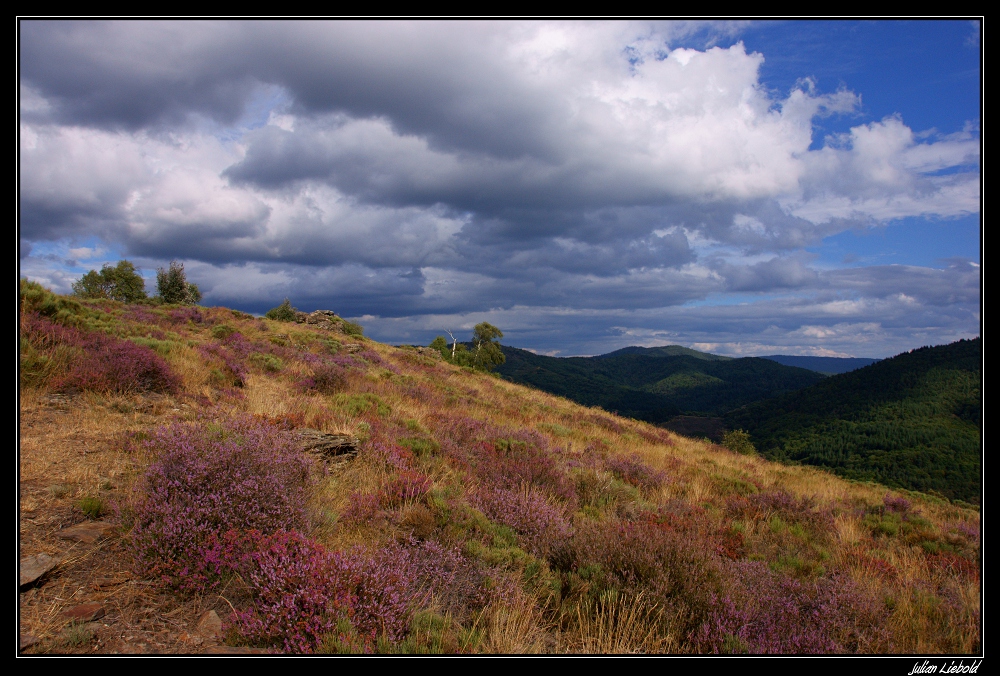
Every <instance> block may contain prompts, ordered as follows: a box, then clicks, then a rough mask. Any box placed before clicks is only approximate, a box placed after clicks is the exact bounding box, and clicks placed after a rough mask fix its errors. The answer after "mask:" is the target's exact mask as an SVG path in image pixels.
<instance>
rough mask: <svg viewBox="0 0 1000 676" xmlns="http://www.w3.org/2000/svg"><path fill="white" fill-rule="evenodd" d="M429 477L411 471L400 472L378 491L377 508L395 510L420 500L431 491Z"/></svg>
mask: <svg viewBox="0 0 1000 676" xmlns="http://www.w3.org/2000/svg"><path fill="white" fill-rule="evenodd" d="M432 484H433V482H432V481H431V479H430V477H428V476H427V475H425V474H422V473H421V472H417V471H415V470H412V469H403V470H400V472H399V475H398V476H397V477H396V478H395V479H393V480H392V481H390V482H389V483H388V484H386V485H385V486H383V487H382V490H381V491H379V506H380V507H382V508H383V509H395V508H397V507H402V506H403V505H405V504H406V503H408V502H412V501H414V500H416V499H418V498H422V497H423V496H424V495H426V494H427V491H429V490H430V489H431V485H432Z"/></svg>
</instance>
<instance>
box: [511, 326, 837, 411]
mask: <svg viewBox="0 0 1000 676" xmlns="http://www.w3.org/2000/svg"><path fill="white" fill-rule="evenodd" d="M503 351H504V355H505V356H506V357H507V362H506V363H505V364H503V365H502V366H500V367H499V368H498V369H497V372H498V373H499V374H500V375H501V376H503V377H504V378H506V379H507V380H510V381H512V382H516V383H521V384H524V385H530V386H531V387H536V388H538V389H540V390H544V391H545V392H551V393H552V394H557V395H559V396H562V397H566V398H567V399H572V400H573V401H576V402H578V403H580V404H583V405H585V406H600V407H602V408H604V409H606V410H608V411H614V412H616V413H618V414H620V415H623V416H628V417H630V418H637V419H639V420H645V421H648V422H652V423H663V422H666V421H668V420H670V419H671V418H673V417H674V416H677V415H681V414H686V415H700V416H718V415H722V414H724V413H726V412H727V411H730V410H732V409H734V408H737V407H739V406H743V405H746V404H748V403H751V402H754V401H759V400H761V399H766V398H769V397H775V396H780V395H782V394H785V393H787V392H792V391H795V390H798V389H801V388H803V387H807V386H809V385H812V384H814V383H816V382H819V381H820V380H822V378H823V376H822V375H820V374H818V373H815V372H813V371H809V370H806V369H801V368H795V367H790V366H783V365H781V364H778V363H775V362H773V361H769V360H766V359H757V358H753V357H747V358H742V359H730V358H728V357H720V356H718V355H712V354H706V353H704V352H696V351H695V350H691V349H688V348H684V347H680V346H679V345H670V346H665V347H657V348H643V347H627V348H623V349H621V350H617V351H615V352H611V353H609V354H606V355H601V356H598V357H563V358H558V357H545V356H542V355H536V354H534V353H532V352H528V351H527V350H520V349H517V348H512V347H506V346H504V348H503Z"/></svg>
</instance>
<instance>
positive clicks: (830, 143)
mask: <svg viewBox="0 0 1000 676" xmlns="http://www.w3.org/2000/svg"><path fill="white" fill-rule="evenodd" d="M741 27H742V25H741V24H739V23H722V24H706V23H698V22H680V23H644V22H643V23H633V22H612V23H599V22H586V23H584V22H466V23H462V22H336V21H333V22H314V21H310V22H257V21H247V22H241V21H222V22H201V21H199V22H171V21H154V22H131V21H130V22H114V21H109V22H94V21H86V22H74V21H24V22H22V23H21V42H20V45H21V83H20V107H21V124H20V183H21V193H20V199H21V223H20V229H21V231H20V242H21V249H20V255H21V260H22V265H23V266H24V269H29V268H30V269H32V270H41V269H42V267H39V266H41V263H40V262H39V261H38V260H34V259H35V258H37V257H35V256H32V254H31V252H32V251H33V250H34V249H33V246H34V245H35V244H37V243H40V242H68V243H69V244H67V246H68V247H72V246H74V245H72V243H73V242H77V241H79V240H84V239H87V238H94V237H97V238H99V239H100V240H102V241H103V242H105V243H106V244H107V245H108V246H110V247H112V248H114V249H115V250H119V251H121V252H122V253H124V254H126V255H129V256H133V257H140V258H141V259H143V260H145V261H148V262H149V264H162V262H163V261H166V260H169V259H171V258H181V259H184V260H185V261H187V265H188V268H187V269H188V271H189V276H192V278H195V279H196V280H197V281H198V282H199V284H200V285H201V286H202V289H203V291H205V292H206V300H208V301H211V302H218V303H232V304H237V305H239V304H242V306H243V307H246V308H248V309H253V310H256V311H261V310H262V309H267V307H270V305H271V304H273V301H274V299H276V298H277V299H278V300H280V298H281V297H283V296H289V297H292V298H293V299H294V300H295V301H296V302H297V303H298V304H300V305H301V306H304V307H305V306H307V305H322V304H332V305H334V306H336V309H338V311H341V310H343V311H344V312H346V313H348V314H353V315H362V314H368V315H372V316H377V317H379V318H384V321H385V322H387V323H386V324H385V326H386V327H389V326H392V327H396V329H398V330H401V331H402V330H403V329H402V328H399V327H401V326H403V324H405V320H404V318H405V317H421V316H434V317H439V316H449V317H452V316H454V317H459V316H466V315H468V316H471V315H472V314H475V313H476V312H493V311H497V312H504V313H510V312H514V311H515V310H514V308H519V309H518V310H517V312H518V313H519V314H518V315H517V316H518V317H527V316H530V315H532V313H533V312H534V310H532V308H547V310H546V311H545V312H547V313H551V312H553V310H552V309H553V308H562V309H563V310H565V311H566V312H570V313H584V314H586V313H593V314H591V315H587V316H588V317H592V318H593V320H592V324H591V328H590V330H592V331H595V332H596V333H594V335H595V336H597V337H595V338H593V340H592V342H590V343H587V342H586V341H585V342H581V343H580V344H579V345H578V348H577V349H581V350H587V349H591V348H590V347H589V346H592V345H596V344H597V342H600V341H605V342H607V341H609V340H610V341H612V342H613V341H614V340H618V339H619V338H620V339H621V340H627V339H629V336H630V334H629V333H628V332H627V331H624V330H623V331H624V332H623V333H622V334H621V335H620V336H619V338H614V337H613V336H610V335H609V334H606V333H603V332H601V331H599V330H598V329H597V327H598V326H599V325H600V323H601V322H609V321H610V322H612V324H610V325H614V326H630V325H629V324H628V323H627V322H626V321H625V319H624V318H632V319H635V318H636V317H638V316H639V314H641V313H643V312H647V311H649V312H652V311H653V309H655V308H668V307H673V308H679V306H682V305H684V304H686V303H687V304H690V303H692V302H695V301H702V300H705V299H708V298H715V297H717V296H718V294H722V293H727V292H729V293H732V292H738V293H752V294H781V293H788V292H790V291H798V292H801V293H804V294H806V297H808V298H809V299H810V300H809V301H808V303H807V305H809V303H811V305H809V307H810V308H811V310H810V311H811V312H814V313H818V314H817V316H824V317H826V319H824V320H823V321H825V322H830V321H835V320H834V319H831V317H833V315H835V314H836V313H835V312H834V311H833V310H830V312H828V313H827V315H824V314H823V312H824V311H823V310H822V308H823V307H830V308H835V307H842V308H843V312H844V313H845V316H848V315H849V316H851V317H853V319H850V320H843V321H844V322H848V324H850V322H854V323H858V322H861V323H864V322H865V321H868V320H869V319H870V316H869V315H870V313H871V312H872V311H873V310H871V308H872V307H874V305H872V304H873V303H874V304H876V305H877V303H888V304H889V305H891V306H892V307H897V306H898V307H903V305H900V303H903V301H902V300H899V298H902V296H906V297H907V298H913V299H916V302H917V303H918V304H919V305H920V307H921V308H923V307H925V306H926V305H927V304H929V305H933V306H934V307H943V306H944V304H946V303H947V302H952V303H957V304H959V305H960V306H961V307H963V308H965V307H967V306H970V305H975V304H976V303H977V302H978V295H977V291H972V290H970V289H971V287H970V286H969V283H971V282H969V281H968V280H970V279H971V278H972V277H970V275H971V274H972V273H970V272H969V271H968V270H965V269H964V268H963V270H964V272H955V271H953V270H952V268H949V269H948V270H947V271H940V270H938V271H930V270H929V269H928V270H924V269H916V268H907V269H905V270H902V271H892V270H886V269H872V268H865V269H858V270H846V271H821V270H819V269H818V268H815V267H811V262H810V259H809V258H808V257H805V256H804V255H803V253H802V250H803V248H804V247H806V246H810V245H814V244H816V243H818V242H820V241H821V240H822V238H823V237H826V236H828V235H831V234H834V233H837V232H840V231H843V230H846V229H850V228H854V227H857V226H858V225H859V224H870V223H872V222H887V221H890V220H892V219H898V218H902V217H906V216H914V215H918V216H924V217H933V218H948V217H955V216H961V215H967V214H974V213H978V204H979V199H980V195H979V141H978V131H977V130H976V129H974V128H969V129H966V130H963V131H962V132H960V133H956V134H951V135H947V134H937V133H929V134H916V133H914V131H913V130H911V129H910V128H909V127H907V125H906V124H905V122H904V120H903V119H901V118H900V117H899V116H890V117H887V118H885V119H882V120H880V121H875V122H868V123H859V124H858V125H856V126H854V127H853V128H852V129H851V130H850V131H849V132H847V133H844V134H839V135H834V136H831V137H829V138H827V139H826V140H825V142H824V143H823V144H822V145H821V146H819V147H818V148H817V147H816V146H815V140H816V139H814V126H815V123H816V120H817V119H819V118H822V117H825V116H831V115H843V114H855V113H856V112H857V111H858V109H859V105H860V97H859V95H858V94H857V93H855V92H851V91H849V90H847V89H844V88H841V89H839V90H837V91H835V92H829V93H823V92H820V91H818V89H817V87H816V84H815V83H814V82H813V81H812V80H810V79H808V78H806V79H803V80H801V81H800V83H799V84H798V85H797V86H796V87H795V88H794V89H792V90H791V91H788V92H783V93H776V92H773V91H771V90H768V89H767V88H765V87H764V86H762V84H761V81H760V70H761V67H762V64H763V63H764V60H765V59H766V58H767V56H766V55H764V54H760V53H755V52H752V51H748V50H747V49H746V48H745V46H744V45H743V44H742V43H741V42H736V43H735V44H729V46H726V47H723V46H714V45H717V44H719V43H722V42H725V43H731V41H732V37H733V36H734V35H737V34H738V32H739V31H740V30H741ZM692 36H700V39H701V41H702V44H703V47H702V48H699V49H694V48H691V47H690V46H689V47H678V46H677V44H678V41H679V40H681V39H685V40H690V39H692ZM36 248H37V247H36ZM76 248H80V247H79V246H76ZM157 261H159V262H160V263H157ZM959 267H961V266H959ZM937 273H942V274H948V275H952V277H949V280H950V282H952V283H956V284H958V287H957V288H953V289H950V291H949V293H948V294H946V293H944V292H943V291H942V287H938V288H937V290H935V288H934V282H933V281H932V280H933V279H935V277H934V275H935V274H937ZM35 274H42V273H41V272H36V273H35ZM45 274H46V279H50V280H52V281H53V283H54V284H57V286H65V284H64V283H63V282H64V280H62V279H61V278H60V277H59V275H58V274H54V273H52V274H50V273H45ZM975 274H976V276H977V275H978V270H977V271H976V273H975ZM880 275H881V276H880ZM956 275H957V276H956ZM963 275H964V276H963ZM977 279H978V277H977ZM831 286H833V287H836V288H837V289H839V290H841V291H842V292H843V294H845V295H846V296H849V297H845V298H839V299H825V300H821V299H820V298H819V295H821V294H820V291H819V290H822V289H824V288H830V287H831ZM889 290H893V291H894V292H896V293H897V296H898V298H897V299H896V300H892V299H891V298H890V295H891V294H889ZM817 294H819V295H817ZM949 294H950V295H949ZM946 298H950V299H951V301H946V300H944V299H946ZM788 302H791V301H788ZM837 303H841V304H844V303H846V304H847V305H841V306H838V305H836V304H837ZM850 303H861V304H862V305H863V306H864V304H865V303H868V305H867V306H864V307H868V308H869V309H868V310H864V311H862V310H859V311H857V312H854V311H853V310H850V307H853V306H850ZM831 304H832V305H831ZM758 305H759V304H758ZM758 305H754V307H758ZM759 307H764V306H759ZM768 307H770V306H768ZM775 307H777V306H775ZM788 307H792V306H791V305H790V306H788ZM880 307H881V306H880ZM797 311H798V310H797ZM942 311H943V310H942ZM615 312H618V313H625V314H623V315H621V316H620V317H618V315H614V313H615ZM685 312H688V313H690V312H694V310H693V309H691V308H685ZM698 312H700V313H702V314H701V315H699V316H703V315H704V316H705V317H709V316H710V313H709V314H708V315H705V314H704V313H706V312H707V310H705V309H704V308H702V309H701V310H698ZM865 312H868V313H869V314H868V315H865ZM608 313H611V314H608ZM636 313H639V314H636ZM543 314H544V313H543ZM765 314H766V313H765ZM779 314H780V313H779ZM737 315H738V313H737ZM737 315H733V316H737ZM861 315H865V317H862V316H861ZM551 316H553V317H561V318H562V319H560V320H559V321H566V322H572V321H576V318H575V316H574V318H572V319H567V317H568V316H569V315H564V314H560V313H559V312H556V313H555V314H552V315H551ZM615 317H618V319H615ZM378 321H382V320H381V319H380V320H378ZM413 321H414V322H416V324H415V325H419V324H420V322H419V321H418V320H417V319H414V320H413ZM586 321H591V320H590V319H588V320H586ZM706 321H707V320H706ZM740 321H742V322H743V324H742V326H744V327H745V329H746V330H751V328H750V327H751V326H755V325H754V324H753V321H752V318H750V317H749V316H747V317H742V319H740ZM817 321H819V320H817ZM836 321H837V322H840V323H843V322H841V320H836ZM928 321H930V319H928ZM869 323H870V322H869ZM706 325H707V324H706ZM777 325H778V324H776V326H777ZM816 325H817V326H825V324H823V323H822V322H820V323H817V324H816ZM838 325H839V324H838ZM845 325H846V324H845ZM851 325H853V324H851ZM780 326H781V327H782V329H781V330H784V331H793V332H794V331H798V330H799V328H797V327H796V328H792V327H790V325H786V324H780ZM396 329H393V330H396ZM387 330H388V329H387ZM406 330H407V331H410V329H406ZM414 330H416V329H414ZM651 330H652V329H651ZM656 330H659V329H656ZM720 330H722V329H720ZM725 330H729V329H725ZM733 331H735V329H733ZM543 334H544V331H543V332H542V333H538V334H530V335H532V336H534V339H538V340H542V335H543ZM525 335H528V334H525ZM684 335H686V336H689V337H690V339H691V340H695V339H696V338H698V336H696V335H694V333H691V331H688V333H685V334H684ZM699 335H700V334H699ZM803 335H804V334H803ZM641 337H642V336H640V335H639V334H635V335H631V339H638V338H641ZM588 340H589V339H588ZM699 340H700V339H699ZM824 340H826V339H824ZM830 340H832V338H831V339H830ZM594 341H596V342H594ZM703 342H704V341H703ZM709 342H710V341H709ZM731 343H732V341H729V342H728V343H726V344H727V345H728V344H731ZM763 344H764V343H761V345H763ZM546 349H555V348H552V347H551V346H550V347H548V348H546ZM595 349H596V348H595ZM727 349H728V348H727ZM732 349H737V348H732Z"/></svg>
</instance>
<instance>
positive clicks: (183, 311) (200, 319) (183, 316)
mask: <svg viewBox="0 0 1000 676" xmlns="http://www.w3.org/2000/svg"><path fill="white" fill-rule="evenodd" d="M168 314H169V315H170V319H171V320H172V321H173V323H175V324H187V323H188V322H193V323H195V324H202V323H204V322H205V315H203V314H202V313H201V310H199V309H198V308H194V307H183V308H178V309H176V310H169V311H168Z"/></svg>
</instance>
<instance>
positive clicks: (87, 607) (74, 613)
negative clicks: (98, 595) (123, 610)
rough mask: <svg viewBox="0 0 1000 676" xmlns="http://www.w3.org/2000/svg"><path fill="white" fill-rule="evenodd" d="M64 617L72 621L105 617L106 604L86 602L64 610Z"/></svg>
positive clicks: (88, 620)
mask: <svg viewBox="0 0 1000 676" xmlns="http://www.w3.org/2000/svg"><path fill="white" fill-rule="evenodd" d="M62 617H63V618H64V619H66V620H70V621H71V622H93V621H94V620H96V619H98V618H101V617H104V606H102V605H101V604H100V603H84V604H81V605H79V606H74V607H72V608H70V609H69V610H67V611H65V612H63V614H62Z"/></svg>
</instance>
